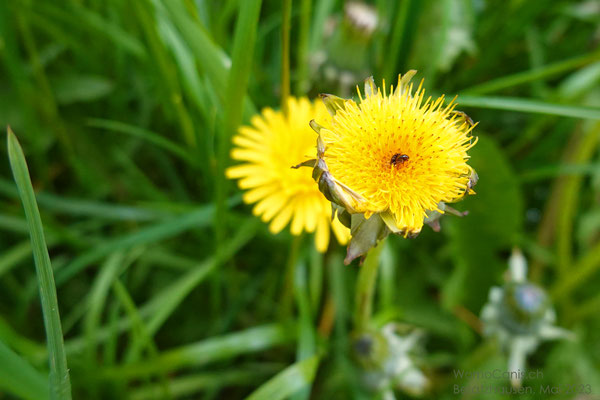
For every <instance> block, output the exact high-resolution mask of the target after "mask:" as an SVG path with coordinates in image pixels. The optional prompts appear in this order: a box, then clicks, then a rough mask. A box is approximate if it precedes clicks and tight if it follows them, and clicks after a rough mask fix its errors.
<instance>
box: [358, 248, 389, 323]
mask: <svg viewBox="0 0 600 400" xmlns="http://www.w3.org/2000/svg"><path fill="white" fill-rule="evenodd" d="M384 243H385V242H380V243H379V245H378V246H377V247H375V248H374V249H371V251H370V252H369V253H368V254H367V258H366V259H365V262H364V264H363V265H362V267H360V272H359V273H358V280H357V282H356V294H355V296H356V297H355V301H354V307H355V308H354V327H355V328H356V329H357V330H359V331H360V330H364V329H366V328H367V327H368V325H369V321H370V320H371V315H372V313H373V297H374V294H375V287H376V284H377V270H378V268H379V256H380V254H381V250H382V249H383V246H384Z"/></svg>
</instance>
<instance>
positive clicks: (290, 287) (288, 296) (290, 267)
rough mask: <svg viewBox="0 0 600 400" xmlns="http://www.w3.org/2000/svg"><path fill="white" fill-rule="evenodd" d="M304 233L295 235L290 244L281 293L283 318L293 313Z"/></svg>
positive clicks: (281, 313) (281, 314)
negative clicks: (297, 270) (295, 285)
mask: <svg viewBox="0 0 600 400" xmlns="http://www.w3.org/2000/svg"><path fill="white" fill-rule="evenodd" d="M303 237H304V236H303V235H298V236H294V238H293V239H292V243H291V244H290V252H289V255H288V260H287V264H286V268H285V277H284V282H283V291H282V293H281V303H280V309H279V312H280V316H281V318H282V319H284V320H285V319H287V318H289V317H290V316H291V314H292V299H293V293H294V279H295V274H296V268H297V265H298V262H299V257H300V248H301V245H302V239H303Z"/></svg>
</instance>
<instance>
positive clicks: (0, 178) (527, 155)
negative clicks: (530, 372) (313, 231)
mask: <svg viewBox="0 0 600 400" xmlns="http://www.w3.org/2000/svg"><path fill="white" fill-rule="evenodd" d="M343 3H344V2H341V1H334V0H323V1H314V0H297V1H283V2H277V1H272V0H263V1H260V0H248V1H238V0H223V1H192V0H140V1H135V2H126V1H122V0H106V1H99V0H82V1H63V2H51V1H46V0H42V1H37V2H32V1H20V2H6V1H4V2H2V1H0V127H2V132H4V131H7V127H8V126H10V127H11V129H12V130H13V131H14V134H13V133H7V138H6V139H7V140H2V141H0V153H2V154H5V155H6V157H4V158H0V160H3V162H2V163H0V398H2V399H5V398H6V399H20V398H24V399H36V400H37V399H45V398H58V399H63V398H70V396H71V393H72V397H73V398H76V399H80V398H81V399H91V400H94V399H128V398H131V399H140V400H141V399H203V400H211V399H245V398H249V399H284V398H292V399H294V400H300V399H304V400H305V399H328V398H331V399H378V398H382V393H379V394H375V393H373V392H372V391H369V390H367V389H366V388H365V386H364V385H363V384H362V383H361V379H360V377H361V376H364V372H365V370H364V365H363V366H361V365H359V364H358V363H356V362H355V360H354V358H353V350H352V348H351V346H350V343H351V341H352V338H353V337H354V336H353V334H354V333H355V329H356V328H357V327H364V328H365V329H378V328H380V327H382V326H383V325H385V324H386V323H387V322H390V321H396V322H402V323H406V324H411V325H414V326H416V327H418V328H420V329H421V330H423V332H424V333H425V336H424V352H423V353H421V354H420V355H419V360H420V362H421V366H422V368H423V370H424V371H425V372H426V374H427V375H428V376H429V378H430V379H431V383H432V384H431V387H430V390H429V391H428V392H427V393H426V394H425V396H424V397H425V398H430V399H448V400H450V399H455V398H468V396H457V395H454V394H453V393H452V390H453V385H454V384H458V385H466V384H468V383H469V381H468V380H466V379H462V380H461V379H457V378H455V377H454V375H453V374H452V370H453V369H457V368H463V369H474V370H488V369H494V368H500V369H503V368H506V362H507V360H506V356H505V354H504V353H503V352H502V351H501V350H500V349H498V348H497V346H495V345H494V344H493V343H491V342H490V341H489V340H487V339H486V338H485V337H482V336H481V334H480V332H478V322H479V320H478V318H477V317H478V315H479V313H480V311H481V308H482V306H483V304H484V303H485V302H486V299H487V295H488V292H489V289H490V287H491V286H497V285H500V284H501V283H502V281H503V274H504V272H505V270H506V266H507V264H506V262H507V258H508V255H509V254H510V251H511V249H512V248H514V247H519V248H520V249H521V250H522V251H523V252H524V254H525V255H526V257H527V259H528V261H529V264H530V279H532V280H533V281H534V282H536V283H537V284H539V285H541V286H542V287H543V288H544V289H545V290H547V291H548V293H549V295H550V296H551V298H552V301H553V304H554V306H555V308H556V311H557V324H558V325H559V326H562V327H564V328H567V329H569V330H571V331H573V332H575V333H576V339H575V340H574V341H572V342H564V341H552V342H547V343H545V344H544V345H543V346H541V347H540V348H539V349H538V350H537V351H536V352H535V353H533V354H531V355H530V357H529V358H528V366H529V368H533V369H539V370H541V371H543V373H544V377H543V378H541V379H538V380H528V381H526V382H525V384H526V386H533V387H537V386H538V385H540V384H543V385H554V386H556V385H561V384H562V385H586V384H590V385H591V387H592V390H593V392H594V393H596V392H597V391H598V390H600V389H599V388H600V372H599V371H600V345H599V343H600V334H599V332H600V318H598V313H597V309H598V306H599V305H600V297H599V295H598V287H599V285H600V203H599V202H598V199H599V198H600V168H599V165H600V152H599V149H600V140H599V138H600V136H599V125H598V120H600V52H599V50H598V44H597V40H596V39H595V38H597V35H598V30H597V27H598V22H599V21H600V13H599V12H598V10H597V7H596V8H594V5H595V3H594V2H593V1H586V0H576V1H572V0H553V1H550V0H540V1H519V0H507V1H499V0H485V1H469V0H443V1H436V0H424V1H413V0H410V1H409V0H406V1H401V2H398V1H393V0H372V1H370V4H371V5H372V6H373V8H374V9H375V10H377V11H378V23H377V25H378V29H377V30H376V31H375V32H374V33H373V36H372V37H371V38H364V37H362V38H361V37H359V36H360V35H359V36H352V35H350V36H348V35H346V36H344V35H342V34H339V32H341V29H340V28H339V26H338V27H337V28H334V29H332V24H333V23H335V21H339V20H340V18H341V17H342V15H343V10H344V4H343ZM288 33H289V36H288ZM340 38H341V39H340ZM323 56H324V57H326V61H324V64H322V65H320V67H319V68H317V66H318V64H319V63H318V61H319V59H322V57H323ZM319 57H321V58H319ZM409 69H416V70H418V71H419V73H418V75H417V77H416V79H417V80H420V79H421V78H424V79H425V81H424V85H425V88H426V90H427V92H428V93H429V94H431V95H437V94H441V93H444V94H445V95H446V98H448V99H451V98H453V97H454V96H455V95H458V98H457V103H458V106H457V109H459V110H464V111H466V112H467V113H468V114H469V116H470V117H471V118H473V120H475V121H477V122H478V123H479V124H478V126H477V127H476V128H475V131H474V132H475V134H476V135H477V136H479V143H478V144H477V145H476V146H475V147H474V148H473V149H472V151H471V152H470V154H471V157H472V159H471V164H472V165H473V166H474V167H475V169H476V170H477V172H478V173H479V177H480V182H479V183H478V185H477V187H476V190H477V195H476V196H471V197H470V198H468V199H466V200H465V201H464V202H462V203H459V204H457V205H456V208H459V209H460V210H469V211H470V213H469V215H468V216H467V217H465V218H462V219H459V218H455V217H452V216H449V217H444V218H443V219H442V231H441V233H434V232H432V231H431V230H430V229H429V228H428V227H425V228H424V230H423V232H422V234H421V235H420V236H419V237H418V238H417V239H415V240H405V239H402V238H400V237H391V238H389V239H388V240H387V242H386V243H385V246H382V247H381V248H380V249H379V250H380V252H381V253H380V254H379V256H378V257H375V256H371V257H369V258H367V259H366V261H365V264H364V265H363V266H362V267H360V266H358V265H357V263H356V262H355V263H353V264H351V265H350V266H344V265H343V255H344V249H343V248H342V247H341V246H339V245H337V244H335V243H333V244H332V245H331V246H330V248H329V250H328V252H327V253H325V254H323V255H321V254H319V253H317V252H316V251H315V249H314V246H313V239H314V238H313V237H312V235H305V236H302V237H299V238H294V237H292V236H291V235H290V234H289V229H287V228H286V229H284V231H283V232H282V233H280V234H278V235H271V234H270V233H269V231H268V229H267V226H266V225H265V224H264V223H262V222H261V221H260V220H259V219H258V218H256V217H255V216H253V214H252V206H251V205H246V204H244V203H243V201H242V198H241V195H242V192H241V191H240V190H239V189H237V187H236V185H235V184H234V183H233V182H230V181H228V180H227V179H226V178H225V176H224V171H225V169H226V168H227V167H228V166H229V165H231V164H233V162H232V161H231V160H230V158H229V152H230V148H231V137H232V136H233V135H234V134H235V132H236V131H237V129H238V127H239V126H240V125H242V124H248V123H249V122H250V119H251V117H252V116H253V115H254V114H255V113H257V112H258V111H259V110H261V109H262V108H264V107H271V108H274V109H280V108H281V104H282V97H284V96H285V95H286V94H287V93H292V94H293V95H299V96H304V95H306V96H308V97H310V98H316V97H317V96H318V94H319V93H332V94H336V95H340V96H354V97H356V95H355V93H356V91H355V85H356V84H359V85H361V83H362V81H363V80H364V79H365V78H366V77H367V76H369V75H372V76H373V77H374V79H375V81H376V82H377V83H380V82H381V81H382V79H385V80H386V82H387V83H388V84H389V83H390V80H391V82H394V80H395V77H396V76H397V74H399V73H404V72H406V71H407V70H409ZM332 71H333V73H332ZM341 76H343V77H344V79H347V80H348V81H347V82H342V83H340V81H339V78H340V77H341ZM17 137H18V141H17ZM5 143H6V144H5ZM69 376H70V379H69ZM483 383H486V382H483ZM487 383H491V384H493V385H494V386H495V387H498V388H501V387H507V382H506V381H503V380H498V381H493V382H487ZM389 393H390V392H388V397H387V398H386V400H388V399H389V398H390V397H389ZM394 395H395V397H396V398H398V399H399V398H410V396H409V395H408V394H406V393H405V392H403V391H402V390H395V392H394ZM515 397H521V398H523V399H542V398H545V396H543V395H541V394H539V393H535V394H533V395H524V396H515ZM563 397H564V396H563ZM563 397H561V396H556V398H563ZM571 397H573V396H571ZM471 398H473V397H471ZM489 398H490V399H500V398H502V397H501V396H500V395H496V394H493V393H492V394H490V396H489ZM565 398H566V397H565Z"/></svg>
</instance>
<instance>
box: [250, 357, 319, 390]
mask: <svg viewBox="0 0 600 400" xmlns="http://www.w3.org/2000/svg"><path fill="white" fill-rule="evenodd" d="M319 361H320V357H319V356H318V355H315V356H312V357H311V358H307V359H306V360H304V361H300V362H297V363H295V364H293V365H291V366H289V367H287V368H286V369H284V370H283V371H281V372H280V373H278V374H277V375H275V376H274V377H273V378H271V379H269V380H268V381H267V382H266V383H264V384H263V385H262V386H260V387H259V388H258V389H256V390H255V391H254V392H252V394H251V395H250V396H248V397H246V400H282V399H286V398H288V397H290V396H291V395H293V394H295V393H297V392H299V391H300V390H302V389H304V388H305V387H307V386H309V385H310V384H312V382H313V380H314V379H315V375H316V373H317V368H318V367H319Z"/></svg>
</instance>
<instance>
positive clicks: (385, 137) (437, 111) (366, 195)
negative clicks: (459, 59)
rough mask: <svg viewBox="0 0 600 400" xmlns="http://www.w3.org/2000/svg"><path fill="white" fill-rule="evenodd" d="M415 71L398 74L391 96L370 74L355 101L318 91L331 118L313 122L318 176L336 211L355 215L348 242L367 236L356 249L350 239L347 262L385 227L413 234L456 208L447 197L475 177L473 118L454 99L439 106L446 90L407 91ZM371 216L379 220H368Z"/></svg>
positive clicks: (460, 192)
mask: <svg viewBox="0 0 600 400" xmlns="http://www.w3.org/2000/svg"><path fill="white" fill-rule="evenodd" d="M415 73H416V72H415V71H410V72H408V73H407V74H406V75H404V76H403V77H402V76H401V77H399V79H398V86H397V87H396V89H395V90H394V89H393V88H392V89H390V93H389V94H388V93H386V89H385V87H384V88H383V92H382V91H381V90H380V89H379V88H376V87H375V85H374V83H373V80H372V79H370V80H368V81H367V82H366V83H365V96H364V97H363V96H362V95H361V93H360V91H359V92H358V95H359V97H360V100H361V101H360V103H356V102H355V101H354V100H345V99H341V98H339V97H336V96H332V95H323V101H324V103H325V105H326V107H327V108H328V110H329V111H330V113H331V115H332V119H331V122H330V123H329V124H327V123H324V124H323V125H320V124H318V123H317V122H318V121H319V120H316V121H317V122H314V121H313V122H312V124H311V125H312V127H313V129H315V131H317V133H318V134H319V137H318V146H317V149H318V151H317V157H318V160H316V163H315V171H314V176H315V179H316V180H317V182H319V187H320V188H321V190H322V192H323V194H325V196H326V197H328V198H329V199H330V200H331V201H332V202H333V203H335V204H337V205H338V206H339V208H338V212H342V213H345V212H347V213H349V214H351V215H352V218H351V222H350V224H351V226H352V237H353V240H354V237H355V236H360V238H361V240H363V242H364V243H362V244H360V243H356V246H355V247H356V248H355V249H354V250H352V249H351V248H352V247H353V243H352V242H351V243H350V247H349V254H348V257H347V261H349V260H350V261H351V260H352V259H353V258H355V257H357V256H358V255H361V254H364V253H365V252H366V251H367V250H368V248H370V247H372V246H374V245H375V244H376V242H377V241H378V240H380V239H381V238H383V237H385V236H387V234H389V232H393V233H397V234H401V235H403V236H405V237H406V236H411V237H414V236H416V235H417V234H418V233H419V232H420V231H421V228H422V227H423V224H424V223H433V224H435V223H437V218H438V217H439V216H440V215H441V214H443V213H444V212H445V211H450V212H453V211H455V210H452V209H451V208H449V207H448V206H446V203H451V202H455V201H458V200H460V199H461V198H463V197H464V196H465V195H466V194H467V193H469V192H470V189H471V188H472V186H473V185H474V184H475V183H476V180H477V175H476V174H475V171H474V170H473V169H472V168H471V167H470V166H469V165H468V164H467V161H468V159H469V156H468V155H467V151H468V150H469V149H470V148H471V147H473V145H474V144H475V142H476V140H474V139H473V137H472V136H471V130H472V129H473V127H474V125H475V124H473V122H472V121H471V119H470V118H469V117H468V116H467V115H466V114H464V113H461V112H458V111H454V108H455V103H454V101H451V102H450V103H449V104H448V105H444V96H441V97H439V98H438V99H436V100H432V99H431V98H427V99H426V100H424V96H425V93H424V90H423V88H422V83H421V85H419V87H418V89H417V90H416V92H415V93H414V94H412V84H410V83H409V81H410V79H411V78H412V76H414V74H415ZM356 214H361V215H362V217H361V218H362V219H358V218H355V215H356ZM374 214H376V215H377V216H378V218H376V220H377V221H370V220H372V218H371V216H373V215H374ZM340 218H341V219H342V220H346V221H347V220H348V216H343V215H340ZM367 220H369V222H368V223H366V222H367ZM358 225H364V226H365V228H366V227H367V225H368V226H369V231H370V233H368V234H360V235H355V231H357V230H358V229H359V228H358ZM365 238H366V239H365ZM351 250H352V251H351ZM351 253H352V254H351Z"/></svg>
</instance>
